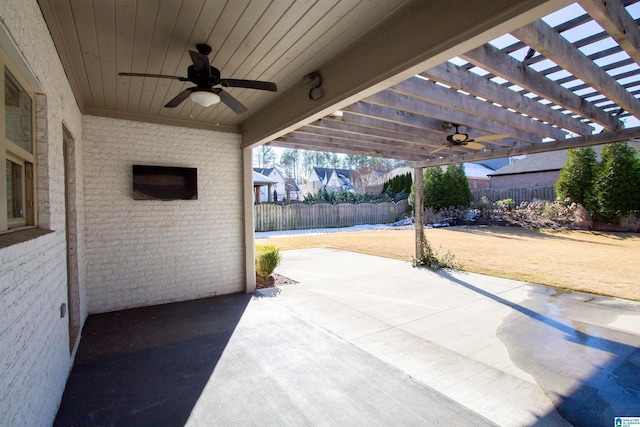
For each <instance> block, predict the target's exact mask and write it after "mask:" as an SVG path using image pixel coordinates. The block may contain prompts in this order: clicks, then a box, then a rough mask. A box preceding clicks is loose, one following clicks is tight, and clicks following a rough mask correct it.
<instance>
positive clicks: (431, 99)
mask: <svg viewBox="0 0 640 427" xmlns="http://www.w3.org/2000/svg"><path fill="white" fill-rule="evenodd" d="M389 91H394V92H398V93H402V94H405V95H408V96H411V97H415V98H418V99H419V100H420V101H424V102H428V103H433V104H437V105H440V106H442V107H448V108H452V109H454V110H457V111H460V112H463V113H466V114H472V115H474V116H478V117H480V118H482V119H485V120H493V121H496V122H499V123H502V124H504V125H511V126H513V127H516V128H518V129H522V130H524V131H526V132H530V133H533V134H536V135H539V136H541V137H543V138H553V139H564V138H565V137H566V135H567V134H566V132H564V131H562V130H561V129H559V128H556V127H553V126H550V125H548V124H544V123H542V122H540V121H538V120H533V119H532V118H531V117H525V116H523V115H521V114H519V113H517V112H511V111H509V110H507V109H505V108H502V107H498V106H495V105H493V104H492V103H491V102H487V101H481V100H479V99H478V98H476V97H475V96H468V95H464V94H461V93H460V92H458V91H456V90H454V89H447V88H445V87H443V86H440V85H438V84H436V83H435V82H434V81H431V80H424V79H421V78H419V77H412V78H410V79H407V80H405V81H404V82H402V83H400V84H398V85H395V86H393V87H392V88H391V89H389Z"/></svg>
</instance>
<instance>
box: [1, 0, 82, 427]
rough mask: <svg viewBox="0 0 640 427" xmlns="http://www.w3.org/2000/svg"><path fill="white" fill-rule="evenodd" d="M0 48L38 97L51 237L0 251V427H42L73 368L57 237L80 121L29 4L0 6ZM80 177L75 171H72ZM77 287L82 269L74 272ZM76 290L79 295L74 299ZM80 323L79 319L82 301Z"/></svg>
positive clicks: (40, 168) (41, 190)
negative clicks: (67, 148)
mask: <svg viewBox="0 0 640 427" xmlns="http://www.w3.org/2000/svg"><path fill="white" fill-rule="evenodd" d="M0 44H2V47H3V49H4V50H5V51H6V52H7V54H8V55H9V56H10V57H11V58H12V60H13V62H14V65H15V66H16V67H18V68H19V69H20V72H21V73H22V74H24V77H25V78H27V79H28V80H29V81H31V82H32V85H33V86H34V89H35V90H36V91H38V92H41V93H42V95H38V97H37V98H38V100H37V104H38V107H37V108H38V111H37V115H38V118H37V123H36V125H37V174H38V180H37V188H38V217H39V222H40V225H41V226H43V227H47V228H50V229H52V230H54V231H55V232H54V233H51V234H47V235H45V236H41V237H39V238H37V239H33V240H30V241H27V242H24V243H20V244H15V245H12V246H9V247H7V248H3V249H0V414H1V415H0V425H3V426H4V425H7V426H48V425H51V423H52V422H53V419H54V417H55V414H56V411H57V408H58V405H59V402H60V398H61V396H62V392H63V390H64V386H65V382H66V379H67V375H68V372H69V369H70V367H71V363H72V357H71V355H70V352H69V338H68V323H67V322H68V318H67V317H66V316H65V317H64V318H62V317H60V305H61V304H62V303H66V301H67V287H66V249H65V248H66V245H65V233H64V223H65V221H64V163H63V155H62V124H63V123H65V125H66V126H67V128H68V129H69V130H70V131H71V132H72V133H73V134H74V136H75V137H76V138H77V139H76V141H77V144H78V146H77V150H76V156H78V158H80V157H81V156H82V143H81V136H82V121H81V114H80V111H79V109H78V107H77V105H76V102H75V99H74V97H73V93H72V91H71V88H70V86H69V84H68V82H67V80H66V76H65V73H64V70H63V68H62V65H61V64H60V61H59V58H58V55H57V52H56V50H55V46H54V44H53V41H52V40H51V38H50V36H49V32H48V29H47V26H46V24H45V22H44V19H43V18H42V14H41V12H40V8H39V6H38V4H37V2H36V0H2V1H0ZM76 170H77V171H78V173H79V174H82V170H83V166H82V164H80V163H78V164H76ZM82 191H83V189H82V185H79V186H78V188H77V197H76V199H77V202H78V206H77V213H78V234H79V239H80V242H79V246H78V248H77V250H78V257H79V259H80V260H81V261H80V264H81V265H82V264H83V263H84V261H83V259H84V245H83V243H82V239H83V238H84V230H83V224H84V218H83V212H84V211H83V208H82V204H83V196H82ZM80 270H81V271H79V278H80V283H81V284H83V283H84V281H85V277H84V276H85V271H86V270H85V269H82V268H81V269H80ZM82 292H83V290H82V289H81V293H82ZM80 310H81V318H82V320H83V321H84V319H85V317H86V312H87V307H86V302H85V301H84V300H82V305H81V307H80Z"/></svg>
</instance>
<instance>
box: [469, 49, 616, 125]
mask: <svg viewBox="0 0 640 427" xmlns="http://www.w3.org/2000/svg"><path fill="white" fill-rule="evenodd" d="M460 56H461V57H462V58H463V59H465V60H466V61H469V62H471V63H473V64H475V65H477V66H479V67H482V68H483V69H485V70H487V71H489V72H491V73H493V74H495V75H496V76H500V77H502V78H503V79H505V80H508V81H509V82H511V83H512V84H516V85H518V86H520V87H522V88H524V89H526V90H527V91H529V92H532V93H535V94H537V95H538V96H540V97H542V98H545V99H548V100H549V101H551V102H554V103H556V104H558V105H561V106H563V107H564V108H566V109H567V110H570V111H572V112H574V113H575V114H578V115H580V116H582V117H585V118H587V119H589V120H592V121H593V122H595V123H598V124H599V125H601V126H603V127H605V128H607V129H611V130H616V129H620V128H622V124H621V123H620V121H619V120H618V119H616V118H615V117H611V116H610V115H609V114H606V113H605V112H604V111H602V110H600V109H599V108H597V107H596V106H595V105H593V103H590V102H588V101H585V100H584V99H582V98H580V97H579V96H578V95H576V94H574V93H573V92H572V91H571V90H569V89H566V88H564V87H562V86H560V85H558V84H556V83H555V82H553V81H552V80H549V79H548V78H546V77H545V76H544V75H543V74H542V73H539V72H537V71H534V70H533V69H531V68H529V67H527V66H526V65H524V64H522V63H521V62H520V61H518V60H517V59H515V58H513V57H511V56H509V55H507V54H506V53H504V52H501V51H500V50H499V49H496V48H495V47H493V46H491V45H488V44H485V45H483V46H480V47H479V48H476V49H473V50H471V51H469V52H467V53H465V54H463V55H460Z"/></svg>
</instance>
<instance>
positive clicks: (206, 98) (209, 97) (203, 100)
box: [189, 90, 220, 108]
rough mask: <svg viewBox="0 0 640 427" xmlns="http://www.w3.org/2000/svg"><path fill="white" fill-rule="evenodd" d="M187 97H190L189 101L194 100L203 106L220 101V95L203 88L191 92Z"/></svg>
mask: <svg viewBox="0 0 640 427" xmlns="http://www.w3.org/2000/svg"><path fill="white" fill-rule="evenodd" d="M189 98H190V99H191V101H193V102H195V103H196V104H199V105H202V106H203V107H205V108H206V107H210V106H211V105H213V104H217V103H218V102H220V97H219V96H218V95H217V94H215V93H213V92H207V91H204V90H198V91H195V92H192V93H191V95H189Z"/></svg>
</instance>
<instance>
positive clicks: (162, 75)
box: [118, 73, 188, 82]
mask: <svg viewBox="0 0 640 427" xmlns="http://www.w3.org/2000/svg"><path fill="white" fill-rule="evenodd" d="M118 75H119V76H130V77H155V78H158V79H173V80H180V81H181V82H186V81H188V80H187V78H186V77H178V76H169V75H167V74H145V73H118Z"/></svg>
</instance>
